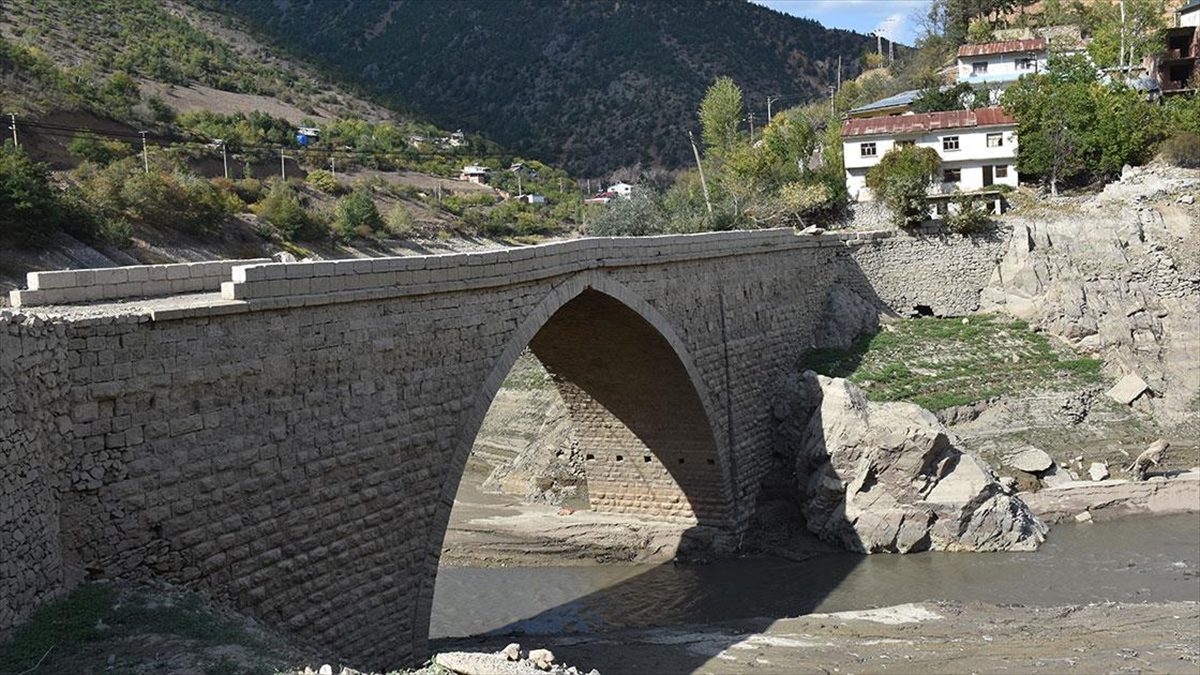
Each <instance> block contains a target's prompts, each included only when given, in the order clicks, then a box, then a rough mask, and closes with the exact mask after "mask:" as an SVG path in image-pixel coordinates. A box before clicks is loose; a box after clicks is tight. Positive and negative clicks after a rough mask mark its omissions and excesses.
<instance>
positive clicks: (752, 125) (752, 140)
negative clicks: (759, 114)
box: [747, 111, 754, 143]
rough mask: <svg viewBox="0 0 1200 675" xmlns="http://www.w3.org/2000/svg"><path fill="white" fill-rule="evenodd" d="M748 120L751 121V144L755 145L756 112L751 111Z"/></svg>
mask: <svg viewBox="0 0 1200 675" xmlns="http://www.w3.org/2000/svg"><path fill="white" fill-rule="evenodd" d="M747 118H749V120H750V142H751V143H754V111H751V112H750V114H749V115H747Z"/></svg>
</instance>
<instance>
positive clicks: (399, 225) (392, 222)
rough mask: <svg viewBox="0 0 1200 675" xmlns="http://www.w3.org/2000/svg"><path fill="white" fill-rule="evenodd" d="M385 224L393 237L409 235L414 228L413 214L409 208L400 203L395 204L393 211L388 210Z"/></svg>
mask: <svg viewBox="0 0 1200 675" xmlns="http://www.w3.org/2000/svg"><path fill="white" fill-rule="evenodd" d="M383 225H384V228H385V229H386V230H387V232H388V234H390V235H392V236H393V237H399V238H404V237H407V236H408V235H410V234H412V230H413V222H412V216H411V215H409V213H408V209H406V208H404V207H403V206H401V205H399V204H397V205H396V206H393V207H392V210H391V211H388V214H387V217H386V218H385V219H384V223H383Z"/></svg>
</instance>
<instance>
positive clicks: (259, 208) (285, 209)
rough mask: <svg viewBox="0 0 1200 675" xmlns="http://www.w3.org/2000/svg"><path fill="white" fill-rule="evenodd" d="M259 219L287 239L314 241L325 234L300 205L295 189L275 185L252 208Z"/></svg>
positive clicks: (284, 184) (315, 220)
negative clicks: (277, 229) (272, 226)
mask: <svg viewBox="0 0 1200 675" xmlns="http://www.w3.org/2000/svg"><path fill="white" fill-rule="evenodd" d="M254 211H255V213H257V214H258V217H259V218H262V219H264V220H266V221H267V222H269V223H271V224H272V225H274V226H275V227H277V228H279V231H280V232H281V233H283V236H285V237H287V238H288V239H303V240H309V241H311V240H314V239H320V238H321V237H322V235H324V234H327V233H326V232H325V231H324V230H323V228H321V227H320V223H319V222H318V221H317V219H316V218H314V217H313V216H312V214H310V213H309V212H308V210H307V209H305V208H304V205H303V204H301V203H300V197H299V196H298V195H297V194H296V190H295V188H293V187H292V186H291V185H288V184H287V183H277V184H276V185H275V186H274V187H273V188H271V192H270V193H268V194H267V196H266V198H264V199H263V200H262V201H260V202H259V203H258V204H257V205H255V207H254Z"/></svg>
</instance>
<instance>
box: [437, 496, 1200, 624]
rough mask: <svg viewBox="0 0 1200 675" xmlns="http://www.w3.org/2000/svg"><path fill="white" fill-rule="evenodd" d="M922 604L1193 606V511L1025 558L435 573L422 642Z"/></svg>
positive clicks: (1074, 538)
mask: <svg viewBox="0 0 1200 675" xmlns="http://www.w3.org/2000/svg"><path fill="white" fill-rule="evenodd" d="M929 600H951V601H959V602H986V603H991V604H1019V605H1046V606H1048V605H1067V604H1084V603H1090V602H1104V601H1122V602H1161V601H1167V600H1190V601H1198V602H1200V514H1189V515H1180V516H1167V517H1158V518H1146V519H1125V520H1119V521H1113V522H1108V523H1093V524H1087V525H1075V524H1069V525H1068V524H1062V525H1056V526H1054V528H1053V529H1052V531H1051V533H1050V537H1049V539H1048V541H1047V542H1046V543H1045V544H1043V545H1042V547H1041V548H1040V549H1039V550H1037V551H1034V552H1029V553H919V554H914V555H905V556H900V555H875V556H861V555H852V554H838V555H826V556H821V557H817V558H813V559H811V560H806V561H803V562H791V561H787V560H781V559H775V558H752V559H740V560H725V561H720V562H716V563H713V564H711V565H701V566H675V565H671V564H666V565H627V566H617V565H597V566H593V567H536V568H522V567H508V568H442V569H441V570H439V572H438V579H437V587H436V591H435V593H434V609H433V620H432V623H431V626H430V634H431V637H435V638H438V637H460V636H467V635H476V634H480V633H486V632H489V631H497V632H503V633H526V634H549V633H554V634H562V633H588V632H600V631H607V630H613V629H619V628H634V627H642V626H662V625H672V624H682V623H708V622H713V621H722V620H728V619H748V618H753V617H766V618H771V619H777V618H782V617H789V616H799V615H802V614H807V613H811V612H837V611H845V610H852V609H866V608H871V607H884V606H888V605H895V604H900V603H905V602H918V601H929Z"/></svg>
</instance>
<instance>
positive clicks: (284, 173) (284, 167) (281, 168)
mask: <svg viewBox="0 0 1200 675" xmlns="http://www.w3.org/2000/svg"><path fill="white" fill-rule="evenodd" d="M279 177H280V178H282V179H283V182H285V183H286V182H287V165H286V164H284V162H283V148H280V149H279Z"/></svg>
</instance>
